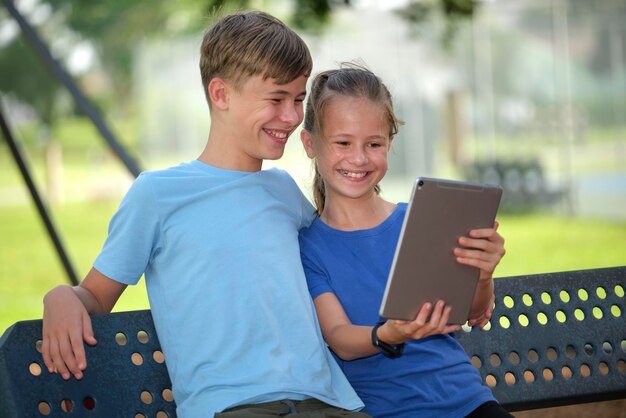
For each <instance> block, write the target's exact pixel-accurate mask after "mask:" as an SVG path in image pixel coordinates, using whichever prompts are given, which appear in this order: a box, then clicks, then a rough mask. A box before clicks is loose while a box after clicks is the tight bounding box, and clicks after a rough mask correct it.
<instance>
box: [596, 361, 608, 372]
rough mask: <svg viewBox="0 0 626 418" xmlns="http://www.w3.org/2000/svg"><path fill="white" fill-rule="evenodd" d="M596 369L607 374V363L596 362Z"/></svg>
mask: <svg viewBox="0 0 626 418" xmlns="http://www.w3.org/2000/svg"><path fill="white" fill-rule="evenodd" d="M598 370H600V373H601V374H603V375H607V374H609V365H608V364H607V363H606V362H605V361H601V362H600V364H598Z"/></svg>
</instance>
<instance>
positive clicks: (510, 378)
mask: <svg viewBox="0 0 626 418" xmlns="http://www.w3.org/2000/svg"><path fill="white" fill-rule="evenodd" d="M504 381H505V382H506V384H507V385H509V386H511V385H514V384H515V381H516V379H515V375H514V374H513V373H511V372H506V373H504Z"/></svg>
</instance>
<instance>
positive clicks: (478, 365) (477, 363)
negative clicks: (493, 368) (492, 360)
mask: <svg viewBox="0 0 626 418" xmlns="http://www.w3.org/2000/svg"><path fill="white" fill-rule="evenodd" d="M471 360H472V366H474V367H476V368H477V369H480V368H481V367H482V366H483V362H482V361H481V360H480V357H478V356H472V359H471Z"/></svg>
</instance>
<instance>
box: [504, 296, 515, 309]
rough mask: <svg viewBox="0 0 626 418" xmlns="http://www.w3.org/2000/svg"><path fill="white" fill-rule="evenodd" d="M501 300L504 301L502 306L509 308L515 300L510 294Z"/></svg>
mask: <svg viewBox="0 0 626 418" xmlns="http://www.w3.org/2000/svg"><path fill="white" fill-rule="evenodd" d="M502 301H503V302H504V306H506V307H507V308H509V309H511V308H512V307H513V306H515V301H514V300H513V298H512V297H511V296H505V297H504V299H503V300H502Z"/></svg>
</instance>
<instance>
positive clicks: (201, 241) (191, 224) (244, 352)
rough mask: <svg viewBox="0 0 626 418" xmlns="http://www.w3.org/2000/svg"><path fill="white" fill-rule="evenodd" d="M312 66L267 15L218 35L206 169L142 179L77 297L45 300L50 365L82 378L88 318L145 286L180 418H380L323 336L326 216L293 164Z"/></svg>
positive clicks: (204, 59)
mask: <svg viewBox="0 0 626 418" xmlns="http://www.w3.org/2000/svg"><path fill="white" fill-rule="evenodd" d="M311 67H312V64H311V57H310V54H309V51H308V49H307V47H306V45H305V44H304V42H303V41H302V39H300V38H299V37H298V36H297V35H296V34H295V33H294V32H293V31H291V30H290V29H288V28H287V27H286V26H285V25H284V24H282V22H280V21H278V20H277V19H275V18H273V17H271V16H269V15H267V14H265V13H260V12H248V13H237V14H234V15H230V16H226V17H224V18H222V19H220V20H219V21H218V22H217V23H216V24H214V25H213V26H212V27H211V28H210V29H209V30H208V31H207V33H206V34H205V37H204V40H203V44H202V47H201V59H200V70H201V75H202V82H203V86H204V91H205V94H206V96H207V100H208V103H209V109H210V113H211V129H210V132H209V137H208V141H207V145H206V147H205V149H204V151H203V152H202V154H201V155H200V157H199V158H198V159H197V160H194V161H191V162H188V163H184V164H181V165H179V166H177V167H172V168H169V169H166V170H160V171H154V172H146V173H143V174H142V175H140V176H139V178H138V179H137V180H136V181H135V183H134V184H133V186H132V187H131V189H130V190H129V191H128V193H127V195H126V196H125V197H124V199H123V201H122V203H121V205H120V207H119V209H118V211H117V212H116V214H115V215H114V217H113V219H112V220H111V223H110V226H109V235H108V238H107V240H106V242H105V244H104V247H103V249H102V251H101V253H100V254H99V255H98V257H97V258H96V261H95V262H94V266H93V268H92V269H91V271H90V272H89V273H88V274H87V276H86V277H85V279H84V280H83V281H82V283H81V284H80V285H79V286H76V287H74V288H72V287H69V286H58V287H56V288H54V289H52V290H51V291H50V292H49V293H48V294H47V295H46V297H45V298H44V321H43V338H44V340H43V347H42V352H43V357H44V361H45V363H46V366H47V367H48V369H49V370H50V371H51V372H58V373H60V374H61V375H62V376H63V378H65V379H69V378H70V377H71V375H72V374H73V375H74V377H76V378H77V379H80V378H81V377H82V371H83V370H84V369H85V368H86V366H87V361H86V358H85V351H84V347H83V341H85V342H86V343H88V344H95V343H96V339H95V338H94V335H93V331H92V328H91V321H90V319H89V314H92V313H99V312H109V311H110V310H111V309H112V308H113V306H114V305H115V303H116V301H117V299H118V298H119V296H120V295H121V294H122V292H123V291H124V289H125V288H126V286H127V285H129V284H135V283H137V281H138V280H139V278H140V277H141V276H142V274H145V278H146V285H147V289H148V296H149V299H150V306H151V309H152V314H153V317H154V322H155V326H156V330H157V333H158V336H159V340H160V342H161V344H162V349H163V352H164V354H165V357H166V358H167V367H168V372H169V374H170V377H171V380H172V388H173V391H174V398H175V400H176V403H177V414H178V416H179V417H183V418H184V417H192V418H195V417H205V416H213V415H214V414H215V415H216V416H218V417H238V416H258V417H274V416H284V415H293V416H294V417H295V416H304V415H305V414H306V416H307V417H344V416H346V417H351V416H353V417H359V416H360V417H366V415H365V414H361V413H358V412H350V411H357V410H359V409H361V408H362V407H363V404H362V403H361V401H360V400H359V398H358V397H357V396H356V394H355V393H354V391H353V390H352V388H351V387H350V385H349V384H348V382H347V380H346V378H345V377H344V375H343V374H342V372H341V371H340V369H339V368H338V366H337V364H336V362H335V361H334V360H333V358H332V356H331V355H330V353H329V351H328V349H327V348H326V346H325V344H324V341H323V339H322V336H321V332H320V328H319V324H318V322H317V317H316V315H315V310H314V306H313V303H312V301H311V298H310V296H309V294H308V291H307V287H306V281H305V278H304V273H303V269H302V265H301V262H300V256H299V247H298V230H299V229H301V228H302V227H305V226H307V225H309V223H310V221H311V219H312V216H313V212H314V211H313V208H312V207H311V205H310V204H309V203H308V201H307V200H306V198H304V196H303V195H302V193H301V192H300V190H299V189H298V187H297V186H296V184H295V183H294V181H293V180H292V179H291V177H289V175H288V174H287V173H286V172H284V171H281V170H277V169H272V170H261V168H262V162H263V160H264V159H271V160H275V159H278V158H280V157H281V156H282V154H283V151H284V147H285V144H286V142H287V139H288V137H289V135H290V134H291V133H292V132H293V131H294V130H295V129H296V127H297V126H298V125H299V124H300V122H301V121H302V118H303V109H302V102H303V100H304V96H305V85H306V80H307V77H308V75H309V74H310V71H311Z"/></svg>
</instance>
